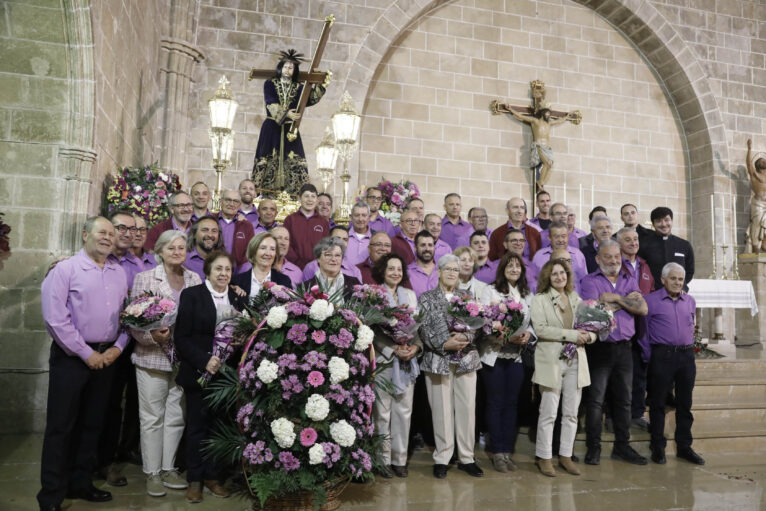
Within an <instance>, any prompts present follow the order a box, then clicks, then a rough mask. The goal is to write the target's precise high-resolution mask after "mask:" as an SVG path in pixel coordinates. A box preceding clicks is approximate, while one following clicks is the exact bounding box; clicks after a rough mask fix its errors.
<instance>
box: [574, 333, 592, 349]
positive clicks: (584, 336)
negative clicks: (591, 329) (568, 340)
mask: <svg viewBox="0 0 766 511" xmlns="http://www.w3.org/2000/svg"><path fill="white" fill-rule="evenodd" d="M588 341H590V333H588V332H586V331H585V330H578V331H577V345H578V346H582V345H584V344H587V343H588Z"/></svg>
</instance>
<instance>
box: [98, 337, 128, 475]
mask: <svg viewBox="0 0 766 511" xmlns="http://www.w3.org/2000/svg"><path fill="white" fill-rule="evenodd" d="M134 346H135V341H133V340H131V341H130V343H128V345H127V346H126V347H125V349H124V350H123V351H122V354H121V355H120V357H119V358H118V359H117V361H115V363H114V366H115V367H114V378H113V379H112V388H111V390H110V392H109V404H108V405H107V409H106V419H105V424H104V432H103V434H102V435H101V441H100V442H99V446H98V464H97V465H96V466H97V468H105V467H107V466H108V465H109V464H110V463H113V462H115V461H120V457H121V455H122V456H126V455H127V454H128V453H130V452H135V451H137V450H138V444H139V424H138V387H137V385H136V368H135V366H134V365H133V362H131V360H130V355H131V354H132V353H133V348H134ZM123 396H124V406H123Z"/></svg>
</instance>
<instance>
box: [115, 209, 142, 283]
mask: <svg viewBox="0 0 766 511" xmlns="http://www.w3.org/2000/svg"><path fill="white" fill-rule="evenodd" d="M109 221H110V222H112V225H113V226H114V231H115V234H116V236H117V238H116V239H115V240H114V248H113V249H112V253H111V254H109V259H111V260H113V261H115V262H116V263H117V264H119V265H120V266H121V267H122V269H123V270H124V271H125V277H126V278H127V279H128V292H130V289H131V288H132V287H133V279H135V278H136V274H138V273H141V272H142V271H144V264H143V263H142V262H141V260H140V259H139V258H138V257H136V256H135V255H133V253H132V252H131V251H130V248H131V247H132V246H133V240H134V239H135V235H136V220H135V219H134V218H133V214H132V213H130V211H126V210H117V211H113V212H112V213H111V214H110V215H109Z"/></svg>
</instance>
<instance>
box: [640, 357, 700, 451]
mask: <svg viewBox="0 0 766 511" xmlns="http://www.w3.org/2000/svg"><path fill="white" fill-rule="evenodd" d="M696 377H697V365H696V364H695V362H694V350H691V349H687V350H685V351H677V350H676V349H675V348H674V347H672V346H664V345H660V344H653V345H652V355H651V358H650V359H649V371H648V380H649V421H650V423H651V425H650V428H649V430H650V431H651V434H652V439H651V446H652V447H653V448H663V449H664V448H665V445H666V443H667V441H666V440H665V403H666V401H667V396H668V392H670V391H671V390H673V389H675V392H676V432H675V440H676V448H677V449H685V448H688V447H691V445H692V423H693V422H694V416H693V415H692V412H691V409H692V391H693V390H694V380H695V378H696Z"/></svg>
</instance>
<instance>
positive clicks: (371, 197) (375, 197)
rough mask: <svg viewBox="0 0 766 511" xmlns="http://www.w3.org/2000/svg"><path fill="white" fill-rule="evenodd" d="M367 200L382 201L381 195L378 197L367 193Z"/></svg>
mask: <svg viewBox="0 0 766 511" xmlns="http://www.w3.org/2000/svg"><path fill="white" fill-rule="evenodd" d="M367 200H374V201H376V202H377V201H382V200H383V197H378V196H375V195H368V196H367Z"/></svg>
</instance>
